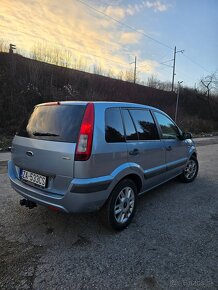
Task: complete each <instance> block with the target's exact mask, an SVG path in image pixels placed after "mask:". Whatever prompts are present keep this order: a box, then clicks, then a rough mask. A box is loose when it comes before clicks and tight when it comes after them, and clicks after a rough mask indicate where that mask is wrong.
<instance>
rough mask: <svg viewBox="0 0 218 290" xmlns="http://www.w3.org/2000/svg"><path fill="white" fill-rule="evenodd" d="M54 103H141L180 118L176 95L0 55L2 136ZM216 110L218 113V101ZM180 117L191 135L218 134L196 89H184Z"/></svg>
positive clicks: (214, 117) (217, 125)
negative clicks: (38, 106) (35, 109)
mask: <svg viewBox="0 0 218 290" xmlns="http://www.w3.org/2000/svg"><path fill="white" fill-rule="evenodd" d="M53 100H104V101H127V102H136V103H141V104H148V105H152V106H155V107H158V108H160V109H162V110H164V111H166V112H167V113H168V114H170V115H171V117H172V118H174V114H175V105H176V94H175V93H170V92H166V91H162V90H157V89H153V88H149V87H146V86H143V85H139V84H133V83H129V82H125V81H121V80H117V79H112V78H109V77H104V76H100V75H96V74H90V73H86V72H82V71H77V70H74V69H69V68H64V67H59V66H55V65H52V64H47V63H43V62H39V61H35V60H32V59H28V58H25V57H23V56H21V55H18V54H8V53H0V133H2V134H14V132H15V131H16V129H17V127H18V126H19V124H20V122H22V120H23V119H24V118H25V117H26V116H27V114H28V112H30V111H31V109H32V107H33V106H34V105H36V104H38V103H41V102H47V101H53ZM212 107H213V110H214V112H216V111H217V109H218V102H217V100H216V99H214V100H213V104H212ZM178 113H179V114H178V123H179V124H180V125H181V126H182V127H183V128H184V129H186V130H191V131H194V132H200V131H204V132H205V131H208V132H209V131H216V130H218V117H217V114H212V113H211V110H210V108H209V106H208V103H207V100H206V98H205V97H204V96H203V95H199V93H197V92H196V91H194V90H190V89H186V88H185V89H182V90H181V97H180V103H179V112H178Z"/></svg>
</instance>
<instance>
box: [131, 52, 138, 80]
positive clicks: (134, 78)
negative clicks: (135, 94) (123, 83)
mask: <svg viewBox="0 0 218 290" xmlns="http://www.w3.org/2000/svg"><path fill="white" fill-rule="evenodd" d="M133 63H134V76H133V83H134V84H135V83H136V69H137V66H136V56H135V60H134V61H133V62H130V64H133Z"/></svg>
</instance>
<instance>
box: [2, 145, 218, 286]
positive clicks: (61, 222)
mask: <svg viewBox="0 0 218 290" xmlns="http://www.w3.org/2000/svg"><path fill="white" fill-rule="evenodd" d="M215 143H216V142H215ZM202 145H204V146H200V147H198V152H199V162H200V171H199V176H198V178H197V179H196V181H195V182H193V183H191V184H182V183H179V182H178V181H175V180H173V181H170V182H168V183H167V184H165V185H163V186H161V187H159V188H158V189H155V190H152V191H151V192H149V193H147V194H146V195H144V196H143V197H142V198H141V199H140V201H139V207H138V212H137V215H136V217H135V218H134V221H133V223H132V224H131V225H130V226H129V228H127V229H126V230H124V231H123V232H120V233H115V232H112V231H109V230H107V229H106V228H105V227H103V226H102V224H101V221H100V219H99V217H98V215H96V214H86V215H67V214H64V213H54V212H52V211H50V210H48V209H47V208H44V207H40V206H39V207H37V208H34V209H32V210H29V209H26V208H23V207H20V206H19V200H20V197H19V195H18V194H17V193H15V192H14V191H13V190H12V189H11V187H10V184H9V181H8V178H7V175H6V174H5V172H6V163H5V162H4V161H1V162H0V217H1V218H0V289H43V290H44V289H176V290H178V289H217V288H218V239H217V237H218V227H217V225H218V198H217V196H218V170H217V168H218V144H213V145H208V144H202Z"/></svg>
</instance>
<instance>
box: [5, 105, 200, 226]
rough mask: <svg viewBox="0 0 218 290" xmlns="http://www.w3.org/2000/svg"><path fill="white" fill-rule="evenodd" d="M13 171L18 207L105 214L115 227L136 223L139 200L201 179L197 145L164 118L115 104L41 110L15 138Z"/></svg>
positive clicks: (153, 110) (147, 110) (143, 108)
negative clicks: (169, 184)
mask: <svg viewBox="0 0 218 290" xmlns="http://www.w3.org/2000/svg"><path fill="white" fill-rule="evenodd" d="M11 153H12V154H11V161H9V163H8V172H9V177H10V180H11V185H12V187H13V188H14V189H15V190H16V191H17V192H18V193H19V194H20V195H21V196H23V199H22V200H21V202H20V203H21V205H26V206H27V207H29V208H33V207H34V206H36V205H37V204H41V205H44V206H48V207H51V208H53V209H56V210H61V211H64V212H66V213H73V212H90V211H96V210H101V212H102V215H101V216H102V218H103V219H104V221H105V222H106V223H107V224H108V225H110V226H111V227H112V228H114V229H117V230H122V229H124V228H125V227H127V226H128V225H129V223H130V222H131V220H132V219H133V217H134V214H135V211H136V207H137V201H138V196H139V195H141V194H143V193H144V192H146V191H148V190H150V189H152V188H154V187H156V186H158V185H160V184H162V183H164V182H166V181H168V180H170V179H172V178H175V177H176V176H179V178H180V180H181V181H183V182H185V183H187V182H191V181H193V180H194V179H195V178H196V176H197V173H198V161H197V153H196V148H195V145H194V143H193V141H192V139H191V134H190V133H184V132H182V131H181V130H180V129H179V127H178V126H177V125H176V124H175V123H174V122H173V120H172V119H171V118H170V117H169V116H168V115H166V114H165V113H164V112H162V111H160V110H158V109H156V108H153V107H149V106H144V105H139V104H131V103H118V102H117V103H115V102H113V103H112V102H52V103H44V104H39V105H37V106H36V107H35V108H34V110H33V112H32V113H31V114H30V116H29V117H28V118H27V119H26V120H25V121H24V122H23V124H22V126H21V127H20V129H19V131H18V132H17V134H16V135H15V137H14V139H13V143H12V148H11Z"/></svg>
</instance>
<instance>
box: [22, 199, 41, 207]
mask: <svg viewBox="0 0 218 290" xmlns="http://www.w3.org/2000/svg"><path fill="white" fill-rule="evenodd" d="M20 205H21V206H24V205H25V206H26V207H28V208H29V209H32V208H34V207H36V206H37V204H36V203H35V202H33V201H30V200H28V199H25V198H24V199H21V200H20Z"/></svg>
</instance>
